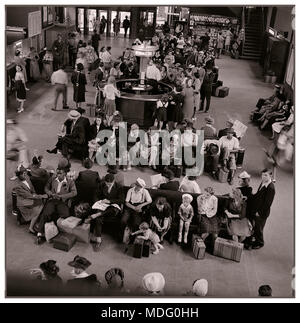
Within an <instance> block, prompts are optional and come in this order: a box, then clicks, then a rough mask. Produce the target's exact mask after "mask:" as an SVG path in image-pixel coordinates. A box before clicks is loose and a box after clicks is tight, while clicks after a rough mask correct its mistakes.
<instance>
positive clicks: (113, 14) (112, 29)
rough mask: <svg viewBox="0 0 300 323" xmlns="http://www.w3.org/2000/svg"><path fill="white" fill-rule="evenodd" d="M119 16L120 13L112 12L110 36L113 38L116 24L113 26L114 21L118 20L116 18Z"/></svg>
mask: <svg viewBox="0 0 300 323" xmlns="http://www.w3.org/2000/svg"><path fill="white" fill-rule="evenodd" d="M117 15H118V11H114V10H112V11H111V15H110V17H111V19H110V34H111V35H112V36H113V35H114V24H113V20H114V19H115V18H116V16H117ZM119 18H120V16H119Z"/></svg>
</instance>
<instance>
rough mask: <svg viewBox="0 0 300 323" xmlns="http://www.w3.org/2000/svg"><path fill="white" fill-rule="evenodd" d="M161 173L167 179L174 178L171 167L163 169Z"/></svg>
mask: <svg viewBox="0 0 300 323" xmlns="http://www.w3.org/2000/svg"><path fill="white" fill-rule="evenodd" d="M162 175H163V176H164V177H166V178H167V179H169V180H172V179H174V178H175V175H174V172H173V171H172V170H171V169H166V170H164V172H163V174H162Z"/></svg>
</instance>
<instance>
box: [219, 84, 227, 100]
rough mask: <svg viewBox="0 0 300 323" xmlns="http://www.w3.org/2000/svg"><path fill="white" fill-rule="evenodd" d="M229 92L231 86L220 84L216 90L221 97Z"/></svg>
mask: <svg viewBox="0 0 300 323" xmlns="http://www.w3.org/2000/svg"><path fill="white" fill-rule="evenodd" d="M228 94H229V87H226V86H220V87H218V88H217V90H216V96H218V97H219V98H225V97H226V96H228Z"/></svg>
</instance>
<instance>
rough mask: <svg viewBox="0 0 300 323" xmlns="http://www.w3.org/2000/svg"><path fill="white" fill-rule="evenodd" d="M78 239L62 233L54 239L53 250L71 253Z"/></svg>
mask: <svg viewBox="0 0 300 323" xmlns="http://www.w3.org/2000/svg"><path fill="white" fill-rule="evenodd" d="M75 242H76V237H75V236H74V235H73V234H70V233H60V234H59V235H57V236H56V237H55V238H53V248H55V249H59V250H63V251H67V252H68V251H69V250H70V249H71V248H72V247H73V246H74V244H75Z"/></svg>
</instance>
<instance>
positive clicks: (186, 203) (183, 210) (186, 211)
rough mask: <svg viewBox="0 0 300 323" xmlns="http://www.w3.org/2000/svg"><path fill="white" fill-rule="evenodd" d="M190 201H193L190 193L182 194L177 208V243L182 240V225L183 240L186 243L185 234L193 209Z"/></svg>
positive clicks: (186, 234)
mask: <svg viewBox="0 0 300 323" xmlns="http://www.w3.org/2000/svg"><path fill="white" fill-rule="evenodd" d="M192 201H193V197H192V195H190V194H183V195H182V204H181V205H180V206H179V210H178V215H179V217H180V222H179V234H178V242H179V243H180V242H181V241H182V231H183V226H184V238H183V242H184V243H187V236H188V233H189V228H190V224H191V222H192V219H193V216H194V209H193V207H192V205H191V203H192Z"/></svg>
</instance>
